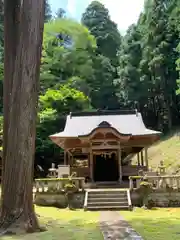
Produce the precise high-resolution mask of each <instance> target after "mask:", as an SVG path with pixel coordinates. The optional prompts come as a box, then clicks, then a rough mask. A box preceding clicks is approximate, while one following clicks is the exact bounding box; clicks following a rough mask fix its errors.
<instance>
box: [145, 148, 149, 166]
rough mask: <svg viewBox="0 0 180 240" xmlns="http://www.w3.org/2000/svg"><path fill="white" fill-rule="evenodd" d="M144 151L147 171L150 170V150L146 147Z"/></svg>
mask: <svg viewBox="0 0 180 240" xmlns="http://www.w3.org/2000/svg"><path fill="white" fill-rule="evenodd" d="M144 151H145V162H146V167H147V170H148V169H149V163H148V149H147V147H145V149H144Z"/></svg>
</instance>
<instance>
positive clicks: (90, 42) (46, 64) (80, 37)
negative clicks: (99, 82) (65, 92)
mask: <svg viewBox="0 0 180 240" xmlns="http://www.w3.org/2000/svg"><path fill="white" fill-rule="evenodd" d="M95 49H96V41H95V39H94V37H93V36H92V35H91V34H90V33H89V31H88V30H87V28H85V27H84V26H82V25H81V24H79V23H77V22H75V21H73V20H70V19H67V18H66V19H57V20H55V21H50V22H49V23H47V24H45V30H44V42H43V57H42V67H41V92H45V91H46V90H47V89H48V88H53V89H57V88H58V87H59V86H58V85H59V84H64V83H67V82H68V81H69V79H73V78H74V77H76V78H78V79H79V83H80V81H82V82H84V81H85V80H86V79H90V78H91V76H92V74H93V68H92V64H93V63H92V58H91V53H93V51H94V50H95Z"/></svg>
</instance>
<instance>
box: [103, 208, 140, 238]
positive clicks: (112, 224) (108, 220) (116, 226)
mask: <svg viewBox="0 0 180 240" xmlns="http://www.w3.org/2000/svg"><path fill="white" fill-rule="evenodd" d="M100 228H101V231H102V234H103V236H104V240H122V239H123V240H143V238H142V237H141V236H140V235H139V234H138V233H137V232H136V231H135V230H134V229H132V227H131V226H130V225H129V224H128V222H127V221H125V220H124V219H123V218H122V217H121V216H120V214H119V213H118V212H115V211H104V212H101V214H100Z"/></svg>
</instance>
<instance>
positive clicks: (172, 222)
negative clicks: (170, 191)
mask: <svg viewBox="0 0 180 240" xmlns="http://www.w3.org/2000/svg"><path fill="white" fill-rule="evenodd" d="M120 214H121V215H122V216H123V217H124V218H125V219H126V220H128V221H129V223H130V224H131V225H132V226H133V228H134V229H135V230H136V231H137V232H138V233H139V234H140V235H141V236H142V237H143V239H144V240H177V239H180V228H179V223H180V208H161V209H155V210H143V209H139V208H137V209H136V210H134V212H120Z"/></svg>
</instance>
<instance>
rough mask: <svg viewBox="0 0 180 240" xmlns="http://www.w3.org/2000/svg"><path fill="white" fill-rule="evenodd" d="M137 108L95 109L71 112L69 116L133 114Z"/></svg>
mask: <svg viewBox="0 0 180 240" xmlns="http://www.w3.org/2000/svg"><path fill="white" fill-rule="evenodd" d="M135 114H137V110H96V111H92V112H87V111H84V112H71V113H70V116H71V117H86V116H103V115H106V116H107V115H135Z"/></svg>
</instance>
